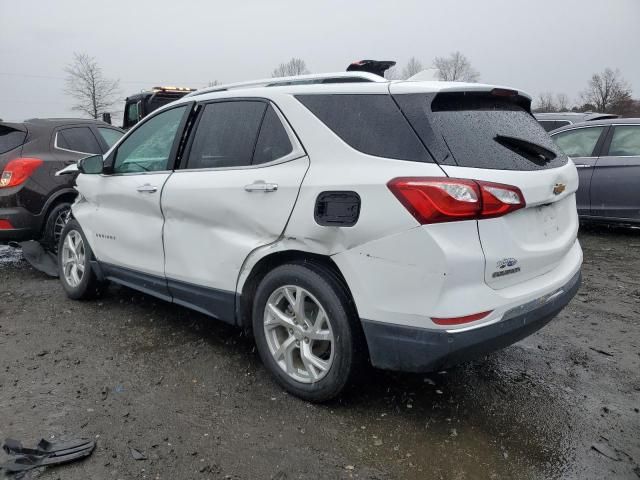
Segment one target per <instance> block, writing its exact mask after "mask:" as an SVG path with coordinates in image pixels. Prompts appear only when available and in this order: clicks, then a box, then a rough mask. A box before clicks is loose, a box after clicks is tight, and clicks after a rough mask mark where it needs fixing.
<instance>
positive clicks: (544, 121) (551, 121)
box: [533, 112, 618, 132]
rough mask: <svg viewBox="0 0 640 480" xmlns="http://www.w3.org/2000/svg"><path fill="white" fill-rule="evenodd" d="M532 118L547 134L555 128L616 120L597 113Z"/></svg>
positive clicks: (551, 114)
mask: <svg viewBox="0 0 640 480" xmlns="http://www.w3.org/2000/svg"><path fill="white" fill-rule="evenodd" d="M533 116H534V117H536V120H538V123H539V124H540V125H542V128H544V129H545V130H546V131H547V132H550V131H551V130H555V129H557V128H561V127H565V126H567V125H573V124H574V123H580V122H592V121H594V120H604V119H606V118H618V115H614V114H613V113H598V112H553V113H534V114H533Z"/></svg>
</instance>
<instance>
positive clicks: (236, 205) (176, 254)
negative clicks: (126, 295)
mask: <svg viewBox="0 0 640 480" xmlns="http://www.w3.org/2000/svg"><path fill="white" fill-rule="evenodd" d="M191 137H192V138H191V139H190V146H189V147H188V154H187V155H186V157H187V158H186V165H184V166H183V167H182V168H180V169H179V170H176V172H175V173H174V174H173V175H172V176H171V178H170V179H169V180H168V181H167V184H166V186H165V188H164V191H163V194H162V209H163V212H164V215H165V219H166V220H165V226H164V247H165V251H166V264H165V272H166V276H167V279H168V284H169V288H170V290H171V293H172V295H173V296H174V301H175V302H176V303H181V304H184V305H188V306H190V307H192V308H196V309H198V310H200V311H203V312H205V313H207V314H210V315H213V316H215V317H218V318H220V319H222V320H226V321H230V322H232V321H233V318H234V310H233V308H234V301H235V293H234V292H235V289H236V282H237V279H238V274H239V272H240V269H241V267H242V264H243V263H244V261H245V259H246V258H247V256H248V255H249V253H250V252H251V251H252V250H254V249H256V248H258V247H260V246H263V245H266V244H269V243H271V242H274V241H275V240H277V239H278V237H279V236H280V235H281V234H282V232H283V231H284V228H285V225H286V223H287V220H288V219H289V215H290V213H291V211H292V209H293V206H294V204H295V201H296V198H297V195H298V191H299V188H300V184H301V183H302V179H303V177H304V175H305V172H306V171H307V168H308V166H309V159H308V157H307V156H306V154H305V152H304V150H303V149H302V146H301V145H300V144H299V143H298V141H297V139H296V137H295V135H294V134H293V132H292V130H291V128H290V126H289V125H288V124H287V122H286V120H285V119H284V117H283V115H282V114H281V112H280V111H279V110H278V109H277V107H275V105H273V104H271V103H269V102H267V101H263V100H241V101H237V100H235V101H234V100H231V101H230V100H225V101H220V102H212V103H207V104H204V105H202V106H201V112H200V116H199V119H198V121H197V124H196V127H195V132H194V134H193V135H192V136H191Z"/></svg>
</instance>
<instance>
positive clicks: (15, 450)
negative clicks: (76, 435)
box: [0, 438, 96, 479]
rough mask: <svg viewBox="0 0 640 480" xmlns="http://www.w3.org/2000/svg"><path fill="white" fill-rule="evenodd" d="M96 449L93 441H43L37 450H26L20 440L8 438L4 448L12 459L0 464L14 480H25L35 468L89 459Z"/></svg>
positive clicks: (37, 446) (0, 467)
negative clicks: (21, 479)
mask: <svg viewBox="0 0 640 480" xmlns="http://www.w3.org/2000/svg"><path fill="white" fill-rule="evenodd" d="M95 447H96V443H95V442H94V441H92V440H87V439H78V440H70V441H67V442H49V441H47V440H45V439H42V440H40V441H39V442H38V445H36V447H35V448H25V447H23V446H22V443H21V442H20V441H18V440H13V439H11V438H7V439H6V440H5V442H4V445H3V446H2V448H3V450H4V451H5V452H7V454H9V455H10V456H11V457H10V458H9V460H8V461H6V462H5V463H3V464H0V469H3V470H5V471H6V472H7V473H11V474H15V476H14V477H13V478H16V479H19V478H23V477H24V475H25V474H26V472H28V471H29V470H33V469H34V468H39V467H46V466H49V465H57V464H61V463H68V462H73V461H76V460H80V459H82V458H85V457H88V456H89V455H91V453H92V452H93V450H94V448H95Z"/></svg>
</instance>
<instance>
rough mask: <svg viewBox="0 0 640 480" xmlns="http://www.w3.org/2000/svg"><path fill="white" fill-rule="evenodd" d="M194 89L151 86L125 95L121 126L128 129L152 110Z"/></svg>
mask: <svg viewBox="0 0 640 480" xmlns="http://www.w3.org/2000/svg"><path fill="white" fill-rule="evenodd" d="M193 91H195V89H193V88H184V87H153V88H152V89H151V90H149V91H145V92H140V93H136V94H135V95H131V96H130V97H127V98H126V100H125V105H124V118H123V120H122V128H124V129H125V130H128V129H129V128H131V127H133V126H134V125H135V124H136V123H138V122H139V121H140V120H142V119H143V118H144V117H146V116H147V115H149V114H150V113H151V112H153V111H154V110H156V109H158V108H160V107H162V106H163V105H166V104H167V103H171V102H173V101H174V100H177V99H179V98H182V97H184V96H185V95H186V94H187V93H191V92H193Z"/></svg>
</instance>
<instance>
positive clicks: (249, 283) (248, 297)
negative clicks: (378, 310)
mask: <svg viewBox="0 0 640 480" xmlns="http://www.w3.org/2000/svg"><path fill="white" fill-rule="evenodd" d="M288 263H296V264H304V265H311V266H313V268H314V269H316V270H321V271H322V272H323V273H324V274H325V275H330V276H332V277H333V279H334V280H335V281H337V282H338V283H339V284H340V285H341V286H342V287H343V292H344V293H345V295H346V296H347V299H348V301H349V303H350V307H351V308H352V309H353V314H354V315H358V309H357V307H356V304H355V301H354V300H353V295H352V294H351V290H350V289H349V285H348V284H347V281H346V279H345V277H344V275H343V274H342V272H341V271H340V268H339V267H338V265H337V264H336V263H335V262H334V261H333V259H332V258H331V257H330V256H329V255H324V254H320V253H315V252H309V251H304V250H297V249H288V250H280V251H276V252H272V253H268V254H266V255H264V256H262V257H261V258H260V259H259V260H257V261H255V263H254V264H253V265H252V266H251V268H250V269H249V268H247V269H246V270H247V271H245V272H243V273H244V274H242V273H241V275H240V279H239V282H238V288H237V295H236V321H237V323H238V325H239V326H241V327H242V328H244V329H250V328H251V310H252V305H253V298H254V296H255V293H256V289H257V288H258V285H259V284H260V281H261V280H262V279H263V278H264V277H265V275H267V273H269V272H270V271H272V270H273V269H274V268H276V267H278V266H280V265H285V264H288ZM357 318H358V319H359V316H358V317H357ZM358 323H359V322H358Z"/></svg>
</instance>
